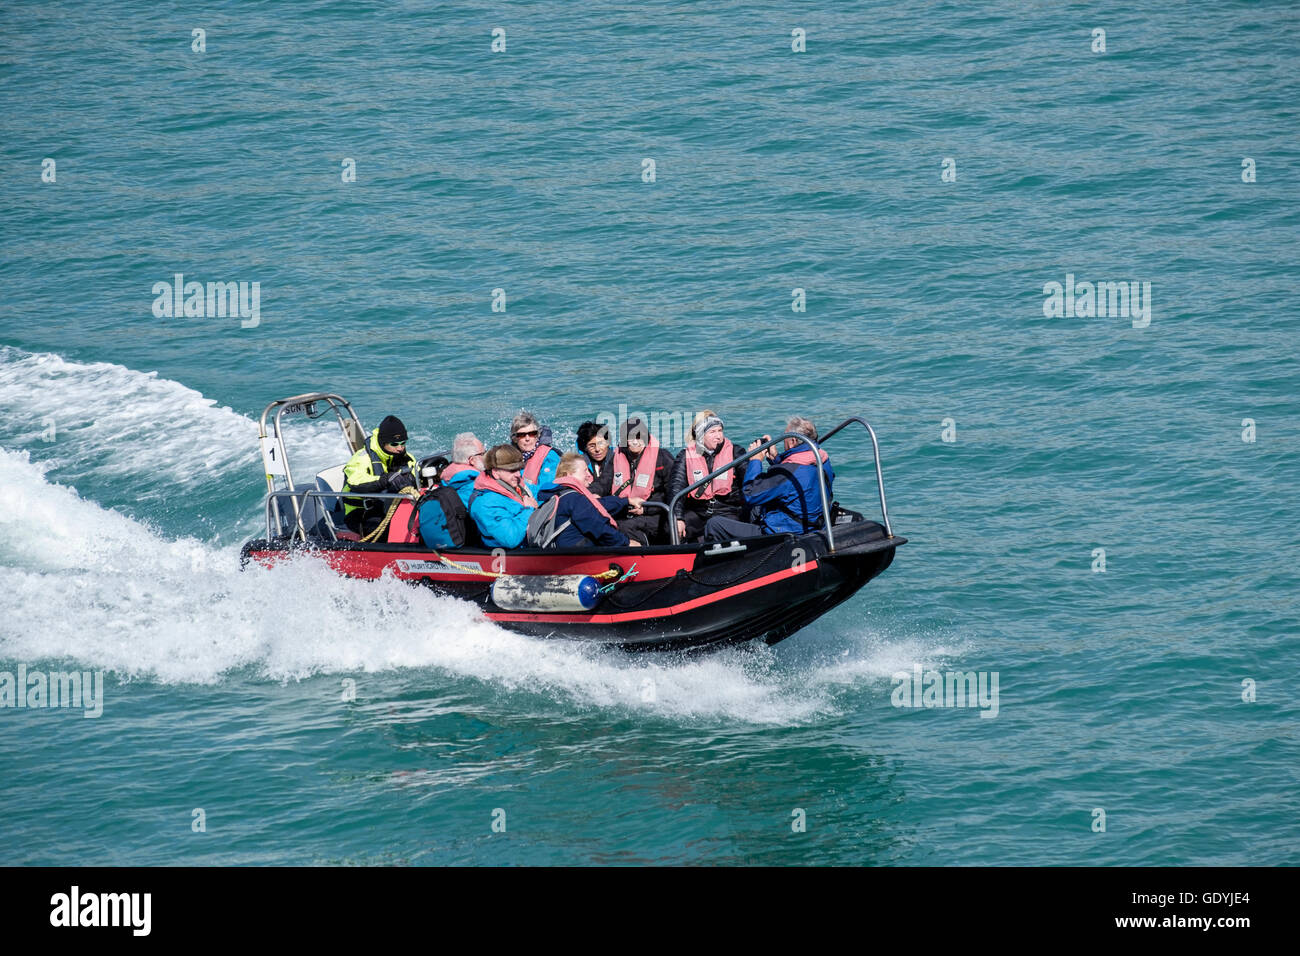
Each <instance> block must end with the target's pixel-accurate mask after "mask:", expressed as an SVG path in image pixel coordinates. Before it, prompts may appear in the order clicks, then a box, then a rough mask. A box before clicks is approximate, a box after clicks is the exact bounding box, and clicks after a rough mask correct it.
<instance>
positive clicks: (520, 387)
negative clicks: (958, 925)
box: [0, 2, 1300, 864]
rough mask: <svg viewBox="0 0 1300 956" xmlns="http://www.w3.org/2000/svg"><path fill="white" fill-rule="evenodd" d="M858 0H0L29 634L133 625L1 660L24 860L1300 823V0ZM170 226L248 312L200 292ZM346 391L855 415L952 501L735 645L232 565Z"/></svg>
mask: <svg viewBox="0 0 1300 956" xmlns="http://www.w3.org/2000/svg"><path fill="white" fill-rule="evenodd" d="M842 6H843V7H844V9H838V8H835V7H826V8H819V9H810V8H806V7H802V6H800V7H798V8H795V7H788V6H783V5H780V4H773V3H744V4H741V3H731V2H720V3H711V4H683V5H669V4H657V3H654V4H627V5H624V4H614V5H597V6H591V5H583V4H505V5H501V4H456V5H439V6H435V7H425V6H424V5H419V4H368V3H349V4H333V3H304V2H299V3H247V4H228V5H219V6H217V7H213V8H208V9H205V10H204V11H202V12H198V13H196V12H193V11H190V10H188V9H186V8H185V7H184V6H183V5H161V6H160V5H157V4H144V3H135V2H126V3H111V4H110V3H89V4H77V5H74V4H54V5H50V4H23V3H17V4H9V5H6V6H5V8H4V9H3V10H0V64H2V66H0V83H2V84H3V89H4V98H5V107H4V110H3V111H2V112H0V132H2V133H3V135H0V163H2V164H3V173H4V174H3V176H2V177H0V236H2V237H3V238H0V243H2V244H3V256H2V257H0V282H2V285H0V288H2V289H3V296H2V297H0V411H3V415H2V416H0V488H3V489H4V497H5V505H4V507H2V508H0V594H3V595H4V597H3V601H4V606H5V613H4V614H3V616H0V672H9V673H14V674H16V673H17V669H18V668H19V666H20V665H21V666H23V667H25V668H27V669H28V670H30V671H42V672H49V671H55V670H60V669H73V668H76V669H82V670H88V671H95V670H102V671H104V673H105V689H104V700H103V715H102V716H101V717H100V718H98V719H90V720H88V719H83V718H82V717H81V716H80V715H79V713H77V712H75V711H72V712H70V711H54V710H48V709H22V710H19V709H16V708H8V707H6V708H0V777H3V779H4V785H3V787H0V845H3V846H4V847H5V851H4V854H3V858H0V862H6V863H40V864H59V863H70V864H82V863H120V864H171V863H285V862H293V863H488V864H497V863H502V864H504V863H634V862H671V863H715V862H716V863H775V864H786V863H793V864H808V863H828V862H829V863H870V864H875V863H881V864H945V863H957V864H973V863H989V864H1003V863H1007V864H1067V863H1068V864H1247V863H1290V864H1297V863H1300V825H1298V824H1297V820H1298V819H1300V801H1298V800H1297V798H1296V796H1295V794H1296V788H1297V785H1298V784H1300V780H1297V776H1298V774H1297V767H1298V766H1300V746H1298V745H1297V739H1296V736H1297V727H1298V726H1300V707H1298V706H1297V704H1296V695H1295V688H1296V682H1297V679H1300V648H1298V646H1297V644H1298V635H1300V600H1298V597H1297V595H1298V594H1300V587H1298V586H1300V571H1297V558H1298V557H1300V548H1298V547H1297V544H1296V536H1297V531H1298V530H1300V503H1298V501H1297V494H1296V487H1297V477H1296V476H1297V475H1298V474H1300V426H1298V425H1297V422H1298V421H1300V402H1298V400H1297V399H1298V396H1300V356H1298V351H1297V347H1296V327H1297V326H1296V322H1297V320H1296V314H1295V301H1296V297H1297V294H1298V293H1300V284H1298V283H1297V278H1296V277H1297V275H1298V274H1300V253H1297V243H1296V238H1297V228H1298V227H1300V200H1298V199H1297V192H1296V189H1295V181H1296V179H1297V175H1298V174H1300V147H1298V146H1297V139H1296V132H1297V128H1300V107H1298V106H1297V104H1300V72H1298V71H1297V68H1296V66H1295V63H1296V58H1297V53H1298V52H1300V51H1298V49H1297V47H1298V42H1297V41H1298V39H1300V13H1298V12H1297V9H1296V8H1295V7H1294V6H1293V5H1292V4H1290V3H1235V4H1216V5H1211V6H1209V7H1205V8H1203V9H1202V8H1196V9H1195V10H1192V9H1191V8H1188V7H1185V6H1184V5H1182V4H1175V3H1152V4H1146V5H1143V6H1145V7H1146V9H1143V10H1140V11H1139V10H1135V9H1133V8H1132V6H1131V5H1121V4H1111V3H1102V4H1093V3H1090V4H1082V3H1066V4H1059V3H1045V2H1044V3H998V4H992V5H968V4H956V3H938V4H910V5H903V6H899V5H895V4H888V5H882V4H854V5H842ZM497 27H500V28H502V29H504V30H505V37H506V49H505V50H504V51H503V52H498V53H494V52H493V51H492V42H493V41H492V31H493V29H494V28H497ZM1097 27H1100V28H1103V29H1104V30H1105V31H1106V50H1105V52H1104V53H1102V52H1093V49H1092V46H1093V44H1094V40H1093V30H1094V28H1097ZM796 28H800V29H803V30H804V31H806V37H807V40H806V44H807V48H806V52H803V53H795V52H793V51H792V50H791V43H792V37H791V31H792V30H794V29H796ZM195 29H203V30H205V31H206V32H205V34H204V38H205V41H204V42H205V44H206V49H205V51H204V52H196V51H194V50H193V49H192V43H193V42H194V40H193V35H192V31H193V30H195ZM47 158H49V159H52V160H54V163H55V167H54V168H55V176H54V181H53V182H43V181H42V161H43V160H44V159H47ZM647 159H651V160H653V161H654V181H653V182H646V181H645V178H644V172H645V170H646V166H645V164H644V160H647ZM946 159H951V160H952V161H953V164H955V170H956V180H955V181H953V182H947V181H944V179H943V177H942V176H941V173H942V170H943V164H944V161H945V160H946ZM1247 159H1249V160H1251V161H1252V163H1251V164H1250V166H1251V168H1252V169H1253V171H1254V176H1255V181H1253V182H1245V181H1243V161H1244V160H1247ZM346 160H352V161H354V163H355V170H356V179H355V182H345V181H344V176H343V175H342V173H343V170H344V168H345V161H346ZM1246 178H1250V177H1249V176H1247V177H1246ZM176 273H182V274H184V275H185V277H186V278H187V279H195V280H199V281H234V282H237V281H248V282H252V281H256V282H258V283H259V288H260V314H259V316H258V321H257V324H256V325H255V326H253V327H248V328H244V327H241V322H240V320H239V318H237V317H230V316H226V317H213V318H184V317H181V318H176V317H172V318H166V317H163V318H159V317H156V316H155V314H154V312H153V308H152V307H153V304H154V300H155V294H154V293H153V291H152V289H153V286H154V284H155V283H158V282H171V281H172V277H173V276H174V275H175V274H176ZM1067 275H1071V276H1073V277H1074V278H1075V281H1077V282H1084V281H1091V282H1120V281H1124V282H1129V281H1134V282H1139V283H1143V282H1148V283H1150V299H1149V302H1150V306H1151V309H1150V315H1149V319H1150V321H1149V324H1146V323H1144V322H1143V321H1142V320H1141V319H1139V320H1132V319H1131V317H1128V316H1117V315H1103V316H1090V315H1078V314H1070V315H1066V316H1061V317H1052V318H1048V317H1046V316H1045V314H1044V299H1045V295H1044V291H1043V290H1044V286H1045V285H1046V284H1047V283H1050V282H1060V283H1062V284H1065V283H1066V282H1067V278H1066V277H1067ZM497 289H500V290H504V294H505V300H506V303H507V306H506V311H505V312H504V313H501V312H494V311H493V310H492V302H493V296H494V290H497ZM795 289H802V290H803V295H804V297H805V299H806V311H803V312H795V311H793V310H792V302H793V301H794V299H793V291H792V290H795ZM307 390H333V391H338V392H341V393H342V394H344V395H346V396H347V397H348V398H349V399H350V400H352V402H353V403H354V404H355V405H356V407H357V410H358V412H359V413H360V414H361V416H362V418H363V420H364V421H365V422H366V424H367V426H373V425H374V424H376V423H377V422H378V420H379V419H380V418H381V417H383V415H385V414H388V413H389V412H396V413H397V414H399V415H400V416H401V417H402V418H403V419H404V420H405V421H406V423H407V424H408V425H409V427H410V431H411V434H412V447H413V448H414V449H415V450H416V451H432V450H434V449H435V448H437V447H444V446H445V445H446V444H447V443H449V441H450V439H451V437H452V436H453V435H454V434H455V433H457V432H459V431H462V430H465V429H470V430H473V431H475V432H476V433H477V434H479V435H480V436H481V437H484V438H485V439H486V440H488V441H489V442H492V441H497V440H501V439H502V438H504V435H505V431H506V427H507V424H508V421H509V418H510V416H511V415H512V414H513V413H514V412H515V411H516V410H517V409H518V408H520V407H521V406H527V407H528V408H530V409H532V410H533V411H535V412H536V413H537V414H538V415H539V417H541V418H542V419H543V420H544V421H546V422H549V423H550V424H551V425H552V426H553V427H554V429H555V433H556V435H557V438H559V440H560V441H561V442H562V443H564V444H566V445H568V446H569V447H572V444H573V442H574V439H575V432H576V427H577V425H578V424H579V423H580V422H581V421H583V420H584V419H586V418H589V417H592V416H594V415H596V414H598V413H600V412H609V413H612V414H616V413H617V412H618V409H619V405H620V404H625V405H627V406H629V407H630V408H632V409H640V410H645V411H662V412H685V413H689V412H690V411H693V410H695V409H697V408H701V407H711V408H715V409H717V410H718V411H719V412H720V413H721V415H722V416H723V417H724V418H725V419H726V422H727V426H728V431H729V433H730V434H732V435H733V437H735V438H737V439H744V440H747V439H748V438H749V437H752V436H753V435H757V434H760V433H762V432H763V431H768V432H771V431H773V430H774V429H775V428H778V427H780V425H781V424H782V423H783V422H784V420H785V417H786V416H788V415H789V414H791V413H796V412H797V413H803V414H807V415H810V416H812V417H813V418H814V419H815V420H816V421H817V422H818V423H819V424H820V425H823V426H826V425H831V424H834V423H835V422H838V421H839V420H841V419H842V418H844V417H846V416H848V415H852V414H861V415H864V416H865V417H867V418H868V419H870V420H871V421H872V423H873V424H874V425H875V426H876V429H877V431H878V433H879V435H880V441H881V449H882V454H883V456H884V467H885V477H886V488H887V491H888V493H889V503H890V516H891V518H892V520H893V523H894V526H895V528H896V530H897V531H898V532H900V533H901V534H903V535H906V536H907V537H908V538H909V542H910V543H909V544H907V545H906V546H905V547H903V548H902V549H900V551H899V553H898V557H897V559H896V561H895V563H894V565H893V566H892V567H891V568H890V569H889V570H888V571H887V572H886V573H885V574H884V575H883V576H881V577H880V578H879V579H877V580H876V581H874V582H873V583H871V584H870V585H869V586H868V587H867V588H866V589H864V590H863V591H862V592H861V593H860V594H859V595H858V596H857V597H856V598H854V599H853V600H852V601H850V602H848V603H847V604H845V605H843V606H841V607H840V608H838V609H836V610H835V611H834V612H832V613H831V614H829V615H827V616H826V617H824V618H822V619H821V620H819V621H818V622H816V623H815V624H813V625H812V626H810V627H808V628H806V629H805V630H803V631H801V632H800V633H798V634H797V635H795V636H794V637H792V638H791V639H789V640H787V641H785V642H783V643H781V644H779V645H777V646H776V647H774V648H766V647H745V648H737V649H733V650H729V651H725V652H722V653H717V654H712V655H707V656H671V655H640V656H628V655H625V654H621V653H618V652H609V651H596V650H592V649H590V648H584V647H582V646H579V645H578V644H576V643H570V642H567V641H564V640H551V641H538V640H533V639H529V638H524V637H521V636H518V635H513V634H510V633H508V632H505V631H502V630H500V629H499V628H497V627H495V626H494V625H492V624H491V623H489V622H487V621H486V620H484V619H482V618H481V617H480V616H479V615H478V614H477V613H476V612H475V611H474V610H473V609H472V608H471V607H470V606H468V605H465V604H462V603H459V602H456V601H453V600H450V599H445V598H439V597H436V596H434V595H432V594H430V593H428V592H425V591H422V590H420V591H417V590H415V589H411V588H408V587H406V586H405V585H402V584H400V583H396V582H378V583H364V582H356V581H348V580H341V579H338V578H336V577H334V576H333V575H332V574H330V573H329V572H327V571H326V570H324V569H322V568H321V567H319V566H318V565H316V564H314V563H312V562H310V561H299V562H290V563H287V564H284V565H281V566H279V567H276V568H274V569H272V570H266V569H250V570H245V571H241V570H240V569H239V547H240V544H241V543H242V542H243V541H244V540H246V539H247V538H248V537H250V536H252V535H253V534H255V533H256V531H257V529H258V522H259V509H260V504H261V498H262V494H263V493H264V491H265V487H264V482H263V481H262V478H261V469H260V464H259V461H258V457H257V450H256V419H257V416H258V415H259V414H260V412H261V409H262V408H263V407H264V406H265V405H266V403H267V402H269V401H271V400H272V399H275V398H279V397H282V396H286V395H290V394H294V393H298V392H303V391H307ZM1247 420H1249V422H1247ZM1243 436H1244V437H1246V438H1253V440H1251V441H1247V440H1243ZM945 438H948V439H953V440H945ZM836 446H838V447H836ZM292 450H293V451H294V454H295V459H294V460H295V463H297V462H299V461H301V462H302V467H304V468H305V467H306V466H307V465H308V464H310V465H314V466H325V465H329V464H333V463H337V460H339V459H340V457H341V456H340V454H339V445H338V443H337V438H336V437H335V436H331V435H330V434H329V433H328V432H325V431H315V430H312V429H310V428H307V427H305V426H302V427H299V428H297V429H296V430H295V431H294V433H293V446H292ZM830 450H831V451H832V452H833V454H834V455H835V465H836V472H837V476H838V478H837V482H836V496H837V497H838V498H839V499H840V500H841V501H843V502H845V503H848V504H850V505H853V506H857V507H859V508H860V509H862V510H865V511H869V512H870V511H874V510H875V508H876V505H875V503H874V501H873V498H872V495H873V494H874V481H873V475H872V471H871V465H870V448H869V445H867V444H866V443H864V442H863V441H862V440H861V438H859V437H858V436H856V435H853V434H852V433H850V432H846V433H844V434H843V435H842V436H840V437H838V438H837V439H835V440H834V442H833V443H832V445H831V446H830ZM1098 549H1102V550H1104V567H1105V570H1104V572H1102V571H1100V567H1101V565H1100V558H1099V555H1100V552H1099V551H1098ZM916 667H920V668H921V669H922V671H925V670H932V669H933V670H938V671H977V672H983V673H985V674H986V675H991V674H993V673H994V672H996V674H997V675H998V679H999V684H998V687H999V698H998V707H997V714H996V717H993V718H992V719H987V718H985V717H982V716H981V708H971V707H966V708H924V707H920V708H908V707H896V706H894V698H895V696H896V695H895V694H894V689H895V686H896V685H897V684H898V681H896V680H895V679H894V676H893V675H895V674H896V673H899V672H905V673H907V674H911V673H912V672H913V670H914V668H916ZM2 681H3V675H2V674H0V682H2ZM348 681H352V682H354V683H355V692H356V699H355V700H354V701H352V700H344V698H345V696H348V695H347V689H348V687H349V686H351V685H349V684H347V682H348ZM647 687H651V688H653V693H649V694H647V693H646V691H645V689H646V688H647ZM0 693H3V688H2V687H0ZM1252 694H1253V697H1254V699H1253V700H1244V699H1243V697H1246V698H1249V697H1251V696H1252ZM985 710H986V711H987V709H985ZM196 809H202V810H203V814H202V817H203V819H204V821H205V826H206V831H205V832H195V831H194V819H195V814H194V811H195V810H196ZM496 810H501V811H504V819H505V821H506V830H505V832H493V830H492V823H493V820H494V818H499V817H500V816H501V814H497V815H496V817H494V811H496ZM1098 810H1104V813H1105V832H1096V829H1095V828H1096V827H1097V821H1098V819H1099V817H1098V814H1097V812H1096V811H1098ZM796 811H802V814H803V815H802V819H804V820H805V821H806V829H805V831H804V832H795V828H792V823H794V822H797V820H798V819H800V816H799V814H798V813H796Z"/></svg>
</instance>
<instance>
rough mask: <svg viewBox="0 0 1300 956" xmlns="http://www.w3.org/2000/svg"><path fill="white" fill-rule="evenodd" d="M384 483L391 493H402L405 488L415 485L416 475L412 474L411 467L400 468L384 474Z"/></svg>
mask: <svg viewBox="0 0 1300 956" xmlns="http://www.w3.org/2000/svg"><path fill="white" fill-rule="evenodd" d="M384 485H385V486H386V487H387V488H388V490H389V491H390V492H391V493H393V494H400V493H401V491H402V489H403V488H414V487H415V475H413V474H411V469H410V468H407V467H403V468H398V469H397V470H396V471H390V472H389V473H388V474H387V475H385V476H384Z"/></svg>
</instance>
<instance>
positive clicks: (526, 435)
mask: <svg viewBox="0 0 1300 956" xmlns="http://www.w3.org/2000/svg"><path fill="white" fill-rule="evenodd" d="M540 434H541V432H515V437H516V438H536V437H537V436H538V435H540Z"/></svg>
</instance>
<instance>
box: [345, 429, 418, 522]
mask: <svg viewBox="0 0 1300 956" xmlns="http://www.w3.org/2000/svg"><path fill="white" fill-rule="evenodd" d="M415 487H416V482H415V459H414V458H412V457H411V456H410V455H409V454H407V452H406V426H405V425H403V424H402V422H401V420H400V419H398V418H395V417H394V416H392V415H389V416H388V417H387V418H385V419H384V420H383V421H382V422H380V423H379V427H378V428H376V429H375V430H374V431H373V432H371V433H370V441H369V442H368V443H367V444H366V446H365V447H364V448H362V449H361V450H360V451H358V452H357V453H356V454H355V455H353V456H352V457H351V458H349V459H348V463H347V464H346V465H344V466H343V490H344V491H362V492H365V491H368V492H370V493H372V494H373V493H375V492H387V493H393V494H397V493H400V492H402V491H405V490H407V489H409V490H410V491H411V492H414V491H415ZM392 503H393V500H392V499H385V498H344V499H343V517H344V519H345V520H346V521H347V523H348V527H349V528H350V529H351V530H353V531H355V532H356V533H357V534H359V535H362V536H364V535H367V534H369V533H370V532H371V531H374V530H375V528H377V527H379V524H380V522H382V521H383V520H384V515H385V514H387V513H388V507H389V505H391V504H392Z"/></svg>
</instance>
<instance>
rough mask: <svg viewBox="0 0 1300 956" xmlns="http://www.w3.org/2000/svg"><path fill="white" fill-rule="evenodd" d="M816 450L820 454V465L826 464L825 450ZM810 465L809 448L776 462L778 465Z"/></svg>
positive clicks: (811, 461) (811, 460) (811, 457)
mask: <svg viewBox="0 0 1300 956" xmlns="http://www.w3.org/2000/svg"><path fill="white" fill-rule="evenodd" d="M817 450H818V451H819V452H821V459H822V464H826V458H827V455H826V449H825V448H818V449H817ZM812 463H813V453H812V450H811V449H809V448H802V449H800V450H799V451H796V452H792V453H791V454H789V455H786V456H785V457H784V458H782V459H781V460H780V461H778V462H777V464H778V465H811V464H812Z"/></svg>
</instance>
